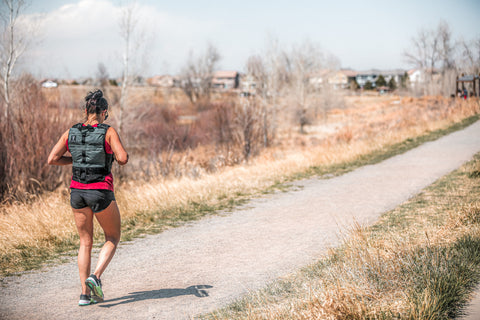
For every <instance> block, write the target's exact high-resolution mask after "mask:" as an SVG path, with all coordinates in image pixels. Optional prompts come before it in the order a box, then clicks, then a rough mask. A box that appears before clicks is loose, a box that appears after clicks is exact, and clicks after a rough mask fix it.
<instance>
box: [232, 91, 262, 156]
mask: <svg viewBox="0 0 480 320" xmlns="http://www.w3.org/2000/svg"><path fill="white" fill-rule="evenodd" d="M235 108H236V109H235V127H236V130H235V131H234V133H235V137H236V140H237V141H238V142H239V143H240V144H241V146H242V149H243V156H244V159H245V161H247V162H248V161H249V159H250V156H251V155H252V153H253V152H254V150H255V147H256V146H257V144H258V143H259V140H260V137H261V119H262V115H261V113H262V111H261V109H260V108H258V105H257V102H256V99H254V98H252V97H246V98H242V99H241V101H240V103H239V104H237V105H236V106H235Z"/></svg>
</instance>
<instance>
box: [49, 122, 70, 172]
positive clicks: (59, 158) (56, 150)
mask: <svg viewBox="0 0 480 320" xmlns="http://www.w3.org/2000/svg"><path fill="white" fill-rule="evenodd" d="M67 139H68V130H67V131H66V132H65V133H64V134H63V135H62V136H61V137H60V139H59V140H58V142H57V144H56V145H55V146H54V147H53V149H52V151H50V155H49V156H48V164H49V165H57V166H66V165H69V164H72V157H65V156H64V154H65V152H67V146H66V142H67Z"/></svg>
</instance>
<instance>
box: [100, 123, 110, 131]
mask: <svg viewBox="0 0 480 320" xmlns="http://www.w3.org/2000/svg"><path fill="white" fill-rule="evenodd" d="M98 128H102V129H105V132H107V130H108V128H110V126H109V125H108V124H105V123H99V124H98Z"/></svg>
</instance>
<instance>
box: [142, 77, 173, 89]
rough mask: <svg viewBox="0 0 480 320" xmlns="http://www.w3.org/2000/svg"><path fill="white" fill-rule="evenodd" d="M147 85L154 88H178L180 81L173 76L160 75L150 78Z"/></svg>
mask: <svg viewBox="0 0 480 320" xmlns="http://www.w3.org/2000/svg"><path fill="white" fill-rule="evenodd" d="M147 84H148V85H150V86H153V87H162V88H173V87H176V86H178V79H177V78H175V77H173V76H171V75H159V76H154V77H151V78H148V79H147Z"/></svg>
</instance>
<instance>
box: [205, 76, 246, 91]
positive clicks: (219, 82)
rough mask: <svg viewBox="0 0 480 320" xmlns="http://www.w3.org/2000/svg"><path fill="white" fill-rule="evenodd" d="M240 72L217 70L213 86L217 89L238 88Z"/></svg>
mask: <svg viewBox="0 0 480 320" xmlns="http://www.w3.org/2000/svg"><path fill="white" fill-rule="evenodd" d="M239 82H240V74H239V73H238V72H237V71H217V72H215V73H214V75H213V79H212V86H213V87H214V88H217V89H224V90H229V89H237V88H238V85H239Z"/></svg>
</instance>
